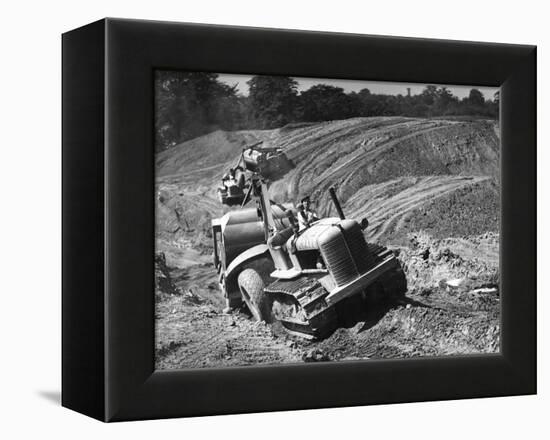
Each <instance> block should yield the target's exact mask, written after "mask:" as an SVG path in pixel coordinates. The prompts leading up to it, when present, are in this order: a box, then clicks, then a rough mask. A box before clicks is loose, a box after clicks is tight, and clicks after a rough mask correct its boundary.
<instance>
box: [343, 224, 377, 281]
mask: <svg viewBox="0 0 550 440" xmlns="http://www.w3.org/2000/svg"><path fill="white" fill-rule="evenodd" d="M344 234H345V238H346V242H347V244H348V247H349V250H350V252H351V255H352V258H353V260H354V261H355V265H356V266H357V270H358V271H359V273H360V274H362V273H365V272H366V271H367V270H369V269H370V268H371V267H373V266H374V255H373V254H372V253H371V252H369V249H368V247H367V242H366V241H365V238H364V236H363V231H362V230H361V227H360V226H359V225H358V224H355V225H354V226H353V227H351V228H350V229H348V230H346V231H345V233H344Z"/></svg>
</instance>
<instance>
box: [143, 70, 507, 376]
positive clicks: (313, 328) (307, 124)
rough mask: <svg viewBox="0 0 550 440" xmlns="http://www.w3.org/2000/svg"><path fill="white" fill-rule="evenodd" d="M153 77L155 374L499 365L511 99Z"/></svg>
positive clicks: (465, 89) (457, 89)
mask: <svg viewBox="0 0 550 440" xmlns="http://www.w3.org/2000/svg"><path fill="white" fill-rule="evenodd" d="M154 78H155V79H154V81H155V82H154V90H155V222H156V223H155V367H156V369H159V370H168V369H194V368H213V367H235V366H249V365H277V364H289V363H294V364H295V363H307V362H337V361H352V360H369V359H400V358H413V357H433V356H453V355H474V354H486V353H499V351H500V297H499V282H500V275H499V240H500V209H501V204H500V200H501V185H500V124H499V110H500V109H499V89H498V88H496V87H477V86H475V85H471V86H465V85H460V86H457V85H452V84H418V83H394V82H374V81H372V82H371V81H364V80H361V81H359V80H357V81H356V80H349V79H346V80H344V79H331V78H302V77H293V76H266V75H254V74H250V75H241V74H239V75H236V74H224V73H210V72H190V71H171V70H156V71H155V76H154Z"/></svg>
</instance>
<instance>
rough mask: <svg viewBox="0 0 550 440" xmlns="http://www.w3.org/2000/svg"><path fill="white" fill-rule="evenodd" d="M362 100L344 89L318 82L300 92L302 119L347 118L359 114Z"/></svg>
mask: <svg viewBox="0 0 550 440" xmlns="http://www.w3.org/2000/svg"><path fill="white" fill-rule="evenodd" d="M359 105H360V101H359V99H358V98H357V96H355V94H349V95H346V94H345V93H344V89H342V88H340V87H334V86H330V85H326V84H317V85H315V86H312V87H310V88H309V89H308V90H306V91H305V92H302V93H301V94H300V107H301V112H302V119H303V120H305V121H309V122H316V121H329V120H334V119H347V118H350V117H352V116H357V114H358V108H359Z"/></svg>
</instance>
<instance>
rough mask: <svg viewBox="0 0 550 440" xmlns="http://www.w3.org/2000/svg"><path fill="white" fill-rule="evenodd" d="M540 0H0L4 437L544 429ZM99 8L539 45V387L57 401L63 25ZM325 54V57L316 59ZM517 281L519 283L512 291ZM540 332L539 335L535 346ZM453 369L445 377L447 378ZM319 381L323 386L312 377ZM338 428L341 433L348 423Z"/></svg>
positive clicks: (513, 432)
mask: <svg viewBox="0 0 550 440" xmlns="http://www.w3.org/2000/svg"><path fill="white" fill-rule="evenodd" d="M543 5H544V2H535V1H525V0H523V1H516V2H507V3H506V2H503V1H498V2H482V1H479V0H478V1H465V0H460V1H454V2H450V3H449V4H448V5H446V4H445V3H444V2H442V1H418V0H413V1H396V0H391V1H390V0H388V1H378V2H376V4H370V3H369V2H367V1H357V2H351V1H343V0H339V1H331V2H325V3H322V2H319V1H317V2H309V3H306V2H305V1H302V2H299V1H297V0H294V1H283V0H272V1H265V2H261V1H259V0H256V1H238V0H233V1H230V2H224V1H221V0H206V1H200V0H190V1H187V2H184V1H181V0H179V1H165V0H154V1H147V2H137V1H118V2H117V1H113V0H109V1H104V0H93V1H85V2H78V1H71V2H69V1H55V0H50V1H44V2H39V1H34V2H29V1H19V2H9V3H8V2H6V1H5V2H3V3H2V6H0V8H1V11H2V12H1V17H2V25H1V27H0V32H1V38H0V48H1V50H0V60H1V63H2V66H1V67H2V68H1V69H0V75H1V80H0V92H1V93H0V111H1V112H2V115H1V118H0V127H1V131H0V142H1V144H0V145H1V149H2V150H1V151H2V153H1V155H0V166H1V169H0V179H1V182H0V183H1V184H0V191H1V197H0V206H1V208H0V209H1V211H0V213H1V215H0V223H1V225H0V237H1V239H0V249H1V253H0V256H1V259H2V261H1V264H0V274H1V283H0V286H1V288H0V289H1V291H0V294H1V296H0V298H1V303H0V304H1V309H0V310H1V311H0V326H1V328H0V338H1V345H0V350H1V353H2V355H1V362H0V369H1V375H0V380H1V386H0V405H1V406H2V408H0V437H2V438H27V437H28V438H32V437H38V436H39V437H40V438H50V437H54V436H55V437H57V438H84V439H87V438H94V439H95V438H98V437H101V438H126V437H130V436H131V438H136V439H139V438H157V439H161V438H169V437H168V436H174V438H175V437H180V438H181V437H184V438H204V437H212V438H214V437H221V438H252V437H255V438H257V439H258V438H262V439H263V438H278V439H280V438H283V439H291V438H298V437H303V438H336V439H338V438H342V437H344V436H346V438H371V439H374V438H396V437H400V438H403V439H407V440H409V439H416V438H422V439H426V438H445V439H455V438H457V439H458V438H460V439H464V438H483V437H486V438H495V437H499V438H503V437H504V438H508V437H510V438H519V437H521V438H530V437H535V438H541V437H543V433H544V434H546V435H548V431H550V429H549V428H548V424H549V421H548V411H545V410H544V406H545V404H548V401H549V399H548V393H549V382H548V374H545V373H547V370H548V366H549V363H548V353H549V350H548V347H547V345H548V329H549V325H548V322H549V321H550V318H549V317H548V316H545V315H547V314H548V313H549V312H550V310H548V300H547V299H546V298H545V297H544V292H545V291H546V290H547V285H548V283H549V282H550V281H549V280H548V279H547V278H546V277H544V275H545V273H547V270H548V269H547V268H548V267H549V266H550V259H549V258H548V255H550V253H549V252H548V251H545V250H544V249H545V248H548V247H550V241H549V239H548V232H547V229H548V228H545V227H544V226H546V225H547V224H548V223H547V221H548V218H547V209H546V208H547V205H546V203H547V202H548V198H547V197H546V194H547V193H548V191H549V190H550V181H549V174H550V173H549V172H548V171H547V170H548V168H547V167H548V165H549V160H548V159H549V153H548V150H549V149H548V131H547V130H545V128H546V127H547V124H544V122H548V120H549V118H550V114H549V113H548V105H547V103H548V98H549V96H548V83H547V79H548V78H549V77H550V70H549V60H548V57H547V56H546V50H547V48H548V45H549V39H548V27H549V26H550V24H549V21H548V18H549V14H548V13H545V12H546V11H545V10H544V9H545V8H544V6H543ZM105 16H111V17H125V18H144V19H156V20H171V21H189V22H202V23H219V24H238V25H249V26H260V27H261V26H264V27H279V28H294V29H310V30H322V31H341V32H354V33H368V34H382V35H399V36H411V37H432V38H447V39H464V40H478V41H496V42H509V43H525V44H536V45H538V46H539V49H538V58H539V72H538V77H539V83H538V87H539V92H538V100H539V113H538V114H539V117H538V124H539V127H540V129H539V138H538V139H539V145H540V146H541V148H540V149H539V156H538V164H539V179H538V184H539V192H538V194H539V198H538V205H539V228H538V243H539V249H541V250H542V251H540V252H539V260H538V261H539V272H540V276H539V280H540V281H539V285H540V286H541V288H540V289H539V308H538V309H539V313H538V315H539V319H538V323H539V325H538V329H539V334H538V346H539V395H538V396H527V397H512V398H498V399H496V398H493V399H478V400H464V401H451V402H431V403H417V404H401V405H384V406H371V407H359V408H341V409H329V410H311V411H297V412H280V413H268V414H252V415H237V416H222V417H203V418H195V419H174V420H164V421H146V422H133V423H119V424H110V425H106V424H101V423H99V422H96V421H94V420H91V419H89V418H86V417H84V416H82V415H79V414H77V413H74V412H72V411H69V410H67V409H63V408H61V407H60V406H59V402H58V400H59V391H60V361H61V352H60V338H61V334H60V333H61V332H60V328H61V325H60V322H61V315H60V310H61V282H60V280H61V263H60V262H61V246H60V243H61V199H60V194H61V166H60V165H61V155H60V151H61V150H60V144H61V136H60V134H61V39H60V34H61V33H62V32H64V31H68V30H70V29H72V28H75V27H78V26H81V25H83V24H85V23H88V22H91V21H95V20H97V19H99V18H103V17H105ZM327 62H330V60H327ZM518 294H521V292H518ZM544 344H546V347H544ZM449 380H452V378H449ZM319 386H322V384H320V385H319ZM348 436H349V437H348Z"/></svg>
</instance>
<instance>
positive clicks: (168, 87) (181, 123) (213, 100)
mask: <svg viewBox="0 0 550 440" xmlns="http://www.w3.org/2000/svg"><path fill="white" fill-rule="evenodd" d="M155 83H156V88H155V90H156V97H155V98H156V99H155V104H156V110H155V133H156V136H155V137H156V139H155V140H156V148H157V151H161V150H164V149H166V148H169V147H171V146H174V145H176V144H178V143H180V142H183V141H185V140H187V139H191V138H194V137H196V136H200V135H202V134H205V133H208V132H209V131H212V130H213V129H217V128H224V129H230V128H232V127H233V124H234V123H235V120H234V117H235V113H234V111H233V110H231V111H229V107H231V106H236V105H238V101H237V96H236V87H231V86H228V85H227V84H224V83H221V82H219V81H218V75H217V74H215V73H206V72H173V71H157V73H156V75H155ZM221 108H225V110H226V111H221ZM228 116H229V117H228Z"/></svg>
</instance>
